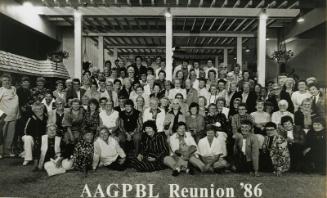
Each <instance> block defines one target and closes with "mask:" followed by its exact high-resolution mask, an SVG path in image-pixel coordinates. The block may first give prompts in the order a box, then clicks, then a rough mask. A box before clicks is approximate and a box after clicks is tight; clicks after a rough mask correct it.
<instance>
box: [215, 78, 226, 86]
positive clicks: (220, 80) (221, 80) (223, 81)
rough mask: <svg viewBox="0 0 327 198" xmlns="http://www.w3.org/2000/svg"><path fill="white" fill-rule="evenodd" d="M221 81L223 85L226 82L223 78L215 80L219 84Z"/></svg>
mask: <svg viewBox="0 0 327 198" xmlns="http://www.w3.org/2000/svg"><path fill="white" fill-rule="evenodd" d="M221 82H222V83H224V85H225V84H226V81H225V80H223V79H219V80H218V82H217V84H219V83H221Z"/></svg>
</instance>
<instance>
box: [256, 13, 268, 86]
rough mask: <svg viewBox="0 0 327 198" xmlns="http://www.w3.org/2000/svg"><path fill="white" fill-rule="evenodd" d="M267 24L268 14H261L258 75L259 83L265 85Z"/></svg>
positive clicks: (258, 42)
mask: <svg viewBox="0 0 327 198" xmlns="http://www.w3.org/2000/svg"><path fill="white" fill-rule="evenodd" d="M266 24H267V15H266V14H260V16H259V27H258V41H257V45H258V46H257V76H258V83H259V84H261V85H262V86H265V82H266Z"/></svg>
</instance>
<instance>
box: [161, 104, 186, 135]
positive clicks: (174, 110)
mask: <svg viewBox="0 0 327 198" xmlns="http://www.w3.org/2000/svg"><path fill="white" fill-rule="evenodd" d="M171 106H172V107H171V110H170V111H169V112H168V113H167V114H166V116H165V121H164V126H165V132H166V135H167V136H168V135H171V134H172V133H173V132H174V131H176V129H177V126H178V123H179V122H185V115H184V114H183V113H182V112H181V104H180V101H179V100H178V99H174V100H173V101H172V105H171Z"/></svg>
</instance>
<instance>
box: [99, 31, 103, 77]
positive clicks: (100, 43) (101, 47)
mask: <svg viewBox="0 0 327 198" xmlns="http://www.w3.org/2000/svg"><path fill="white" fill-rule="evenodd" d="M103 52H104V51H103V36H99V38H98V68H99V69H100V71H103Z"/></svg>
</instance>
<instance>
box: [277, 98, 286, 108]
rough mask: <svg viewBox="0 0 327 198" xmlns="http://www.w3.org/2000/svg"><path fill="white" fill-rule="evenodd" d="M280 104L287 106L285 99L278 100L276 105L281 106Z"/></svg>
mask: <svg viewBox="0 0 327 198" xmlns="http://www.w3.org/2000/svg"><path fill="white" fill-rule="evenodd" d="M281 105H285V106H286V108H288V102H287V101H286V100H280V101H279V102H278V107H279V106H281Z"/></svg>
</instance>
